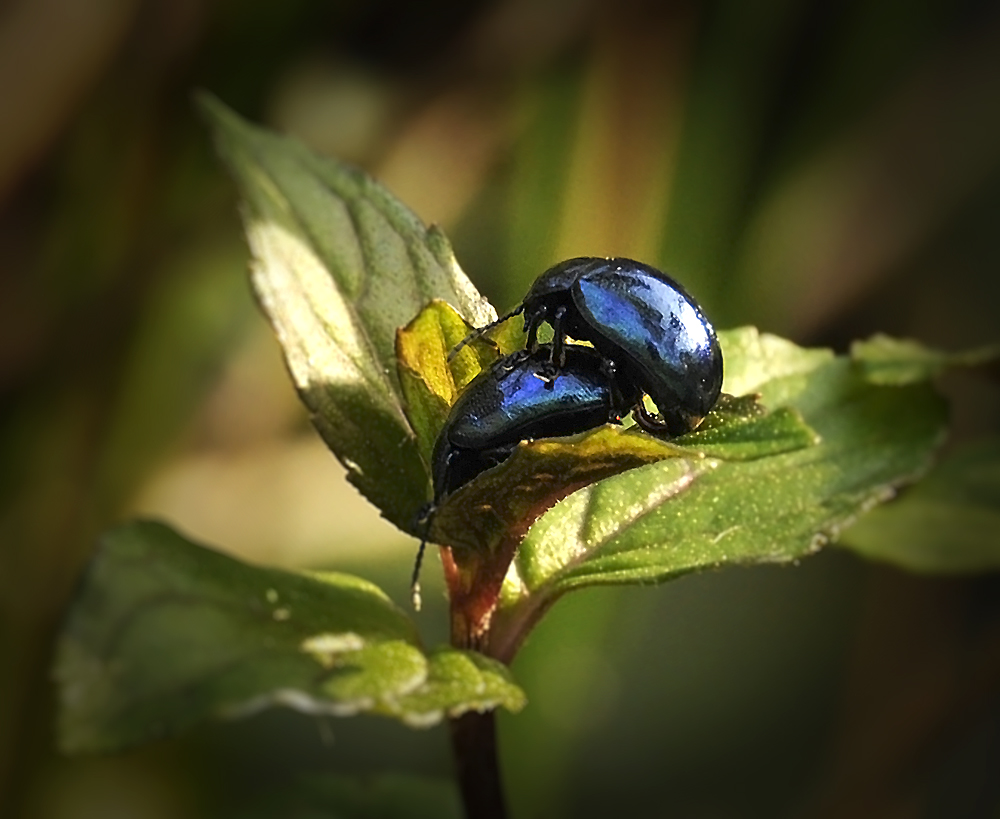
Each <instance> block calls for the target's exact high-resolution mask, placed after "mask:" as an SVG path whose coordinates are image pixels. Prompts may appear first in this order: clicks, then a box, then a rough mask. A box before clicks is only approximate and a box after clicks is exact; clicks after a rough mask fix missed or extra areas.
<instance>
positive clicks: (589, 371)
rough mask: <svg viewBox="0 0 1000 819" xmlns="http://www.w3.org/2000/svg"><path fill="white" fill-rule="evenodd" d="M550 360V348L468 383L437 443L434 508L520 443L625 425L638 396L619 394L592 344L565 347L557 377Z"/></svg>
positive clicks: (518, 356)
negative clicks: (624, 417) (622, 423)
mask: <svg viewBox="0 0 1000 819" xmlns="http://www.w3.org/2000/svg"><path fill="white" fill-rule="evenodd" d="M551 361H552V351H551V350H550V349H549V348H548V347H543V346H539V347H537V349H535V350H534V351H533V352H528V351H523V350H522V351H520V352H517V353H514V354H512V355H509V356H506V357H505V358H502V359H500V360H499V361H497V362H496V363H495V364H494V365H493V366H492V367H490V369H488V370H484V371H483V372H481V373H480V374H479V375H478V376H476V377H475V378H474V379H473V380H472V381H471V382H470V383H469V385H468V386H467V387H466V388H465V391H464V392H463V393H462V394H461V395H460V396H459V398H458V400H457V401H456V402H455V403H454V405H453V406H452V408H451V412H450V413H449V415H448V420H447V421H445V424H444V427H442V429H441V432H440V434H439V435H438V439H437V443H436V444H435V446H434V456H433V458H432V466H431V471H432V474H433V477H434V502H435V503H439V502H440V501H441V500H442V499H443V498H445V497H447V496H448V495H449V494H451V493H452V492H454V491H455V490H456V489H458V488H459V487H461V486H464V485H465V484H466V483H468V482H469V481H471V480H472V479H473V478H475V477H476V476H477V475H478V474H479V473H480V472H483V471H485V470H487V469H489V468H490V467H493V466H497V465H498V464H500V463H503V461H505V460H506V459H507V458H508V457H510V455H511V453H513V451H514V449H515V447H516V446H517V445H518V443H520V442H521V441H527V440H531V439H533V438H556V437H559V436H562V435H574V434H576V433H578V432H584V431H586V430H588V429H593V428H594V427H599V426H601V424H607V423H609V422H611V423H620V422H621V418H622V416H623V415H626V414H628V412H629V410H630V409H631V408H632V406H633V405H634V404H635V402H636V401H637V400H638V398H639V394H638V392H637V391H636V390H634V389H626V390H625V391H623V390H622V385H621V384H620V383H619V381H618V379H617V378H616V377H615V373H614V371H613V370H612V369H611V368H610V364H609V362H608V361H607V360H606V359H604V358H603V357H602V356H601V355H600V354H598V353H597V352H595V351H594V350H592V349H591V348H589V347H583V346H581V345H579V344H572V345H567V346H565V347H564V348H563V361H562V365H561V366H560V367H559V370H558V372H556V371H555V369H554V367H553V364H552V363H551ZM626 386H627V385H626Z"/></svg>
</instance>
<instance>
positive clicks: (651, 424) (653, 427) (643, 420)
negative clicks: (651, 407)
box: [635, 398, 674, 438]
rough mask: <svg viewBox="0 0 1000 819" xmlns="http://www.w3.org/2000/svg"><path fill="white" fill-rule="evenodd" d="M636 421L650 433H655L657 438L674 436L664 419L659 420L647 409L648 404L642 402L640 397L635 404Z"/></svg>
mask: <svg viewBox="0 0 1000 819" xmlns="http://www.w3.org/2000/svg"><path fill="white" fill-rule="evenodd" d="M635 423H636V424H637V425H638V426H639V428H640V429H642V430H643V431H644V432H648V433H649V434H650V435H655V436H656V437H657V438H672V437H674V436H673V435H671V434H670V428H669V427H668V426H667V425H666V424H664V423H663V422H662V421H658V420H657V419H656V418H654V417H653V416H652V415H650V414H649V412H648V411H647V410H646V405H645V404H643V403H642V399H641V398H640V399H639V400H638V401H637V402H636V405H635Z"/></svg>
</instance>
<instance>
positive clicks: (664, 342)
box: [456, 256, 722, 438]
mask: <svg viewBox="0 0 1000 819" xmlns="http://www.w3.org/2000/svg"><path fill="white" fill-rule="evenodd" d="M519 313H523V314H524V329H525V333H526V334H527V337H528V338H527V345H526V346H527V349H528V350H529V351H530V352H534V351H535V350H537V349H538V329H539V327H541V325H542V323H543V322H544V323H548V324H550V325H552V329H553V331H554V337H553V343H552V357H553V358H552V360H553V362H554V363H555V364H556V366H557V368H561V366H562V361H563V356H564V355H565V351H567V350H569V349H571V346H570V345H566V344H564V339H565V337H566V336H570V337H572V338H574V339H577V340H579V341H589V342H590V343H591V344H593V345H594V348H595V349H596V350H597V351H598V352H600V353H601V354H602V355H603V356H604V357H605V358H606V359H608V360H609V361H610V362H613V365H614V367H615V369H616V372H617V379H618V383H619V387H620V388H621V389H622V391H623V392H629V391H634V390H635V389H638V390H641V391H642V392H645V393H646V394H648V395H649V397H650V398H652V399H653V401H654V402H655V404H656V407H657V409H658V410H659V412H660V415H661V416H662V419H663V420H662V421H660V420H658V419H656V418H654V417H653V416H651V415H649V413H648V412H647V411H646V409H645V408H644V407H643V404H642V401H641V400H637V401H636V404H635V407H634V408H635V416H636V422H637V423H638V424H639V425H640V426H641V427H642V428H643V429H644V430H646V431H647V432H651V433H653V434H655V435H658V436H661V437H667V438H673V437H676V436H678V435H683V434H684V433H686V432H690V431H691V430H693V429H694V428H695V427H697V426H698V425H699V424H700V423H701V421H702V419H703V418H704V417H705V416H706V415H707V414H708V412H709V410H711V409H712V407H713V406H714V405H715V402H716V401H717V400H718V397H719V394H720V392H721V391H722V350H721V349H720V347H719V342H718V340H717V339H716V336H715V330H714V328H713V327H712V325H711V323H710V322H709V321H708V319H707V318H706V317H705V315H704V314H703V313H702V312H701V308H700V307H699V306H698V304H697V302H695V300H694V299H693V298H691V296H690V295H688V293H687V292H686V291H685V290H684V288H683V287H681V285H680V284H678V283H677V282H676V281H674V280H673V279H672V278H670V277H669V276H667V275H666V274H665V273H662V272H660V271H659V270H657V269H656V268H654V267H650V266H649V265H646V264H642V263H641V262H636V261H633V260H631V259H600V258H593V257H586V256H584V257H579V258H575V259H569V260H567V261H565V262H560V263H559V264H557V265H555V266H554V267H551V268H549V269H548V270H546V271H545V272H544V273H543V274H542V275H541V276H539V277H538V279H537V280H536V281H535V283H534V284H533V285H532V287H531V289H530V290H529V291H528V294H527V295H526V296H525V297H524V301H522V302H521V304H519V305H518V306H517V307H516V308H515V309H514V310H512V311H511V312H510V313H508V314H507V315H505V316H501V317H500V318H499V319H497V321H495V322H494V323H493V324H491V325H489V326H487V327H483V328H481V329H479V330H476V331H475V332H474V333H473V334H472V335H471V336H470V337H469V338H468V339H466V340H465V341H463V342H462V344H461V345H459V347H456V351H457V350H458V349H460V348H461V346H463V345H464V344H465V343H467V342H468V341H469V340H471V339H472V338H475V337H476V336H477V335H481V334H482V333H484V332H485V331H487V330H489V329H490V328H492V327H494V326H496V325H497V324H500V323H501V322H503V321H506V320H507V319H509V318H512V317H513V316H516V315H518V314H519Z"/></svg>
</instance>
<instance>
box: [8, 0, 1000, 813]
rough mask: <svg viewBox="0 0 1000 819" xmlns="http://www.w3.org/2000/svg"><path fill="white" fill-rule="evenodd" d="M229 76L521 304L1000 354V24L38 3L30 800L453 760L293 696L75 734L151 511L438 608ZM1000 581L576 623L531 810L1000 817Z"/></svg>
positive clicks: (25, 186)
mask: <svg viewBox="0 0 1000 819" xmlns="http://www.w3.org/2000/svg"><path fill="white" fill-rule="evenodd" d="M196 88H205V89H208V90H210V91H212V92H213V93H215V94H216V95H218V96H219V97H220V98H221V99H222V100H223V101H225V102H226V103H227V104H229V105H231V106H232V107H234V108H235V109H236V110H238V111H239V112H241V113H242V114H244V115H245V116H248V117H250V118H251V119H253V120H255V121H259V122H263V123H266V124H268V125H270V126H271V127H274V128H277V129H280V130H283V131H288V132H291V133H294V134H296V135H298V136H299V137H300V138H302V139H303V140H305V141H306V142H307V143H308V144H310V145H311V146H313V147H314V148H316V149H318V150H321V151H324V152H327V153H330V154H332V155H335V156H338V157H339V158H342V159H346V160H349V161H352V162H356V163H359V164H361V165H362V166H364V167H365V168H367V169H368V170H370V171H371V172H372V173H373V174H375V175H376V176H377V177H378V178H379V179H381V180H382V181H383V182H384V183H385V184H386V185H387V186H388V187H389V188H390V189H391V190H393V192H394V193H396V194H397V195H398V196H399V197H400V198H401V199H403V200H404V201H405V202H407V203H408V204H409V205H410V206H411V207H413V208H414V209H415V210H416V211H417V213H418V214H419V215H420V216H421V217H422V218H423V219H424V220H425V221H427V222H437V223H440V224H442V225H443V226H444V228H445V229H446V231H447V232H448V233H449V235H450V236H451V237H452V240H453V242H454V245H455V247H456V252H457V253H458V257H459V260H460V262H461V263H462V265H463V267H464V268H465V270H466V272H467V273H468V274H469V275H470V276H471V278H472V279H473V280H474V281H475V282H476V283H477V284H478V285H479V286H480V287H481V289H482V290H483V292H484V293H485V294H486V295H487V296H489V297H490V298H491V299H492V300H493V301H494V302H495V304H496V305H497V307H498V308H500V309H501V310H503V309H506V308H509V307H510V306H512V305H513V304H514V303H516V302H517V300H518V299H519V298H520V296H521V295H522V294H523V293H524V291H525V290H526V289H527V286H528V284H529V283H530V282H531V281H532V280H533V279H534V277H535V276H537V275H538V274H539V273H540V272H541V271H542V270H543V269H544V268H545V267H547V266H548V265H549V264H551V263H553V262H555V261H557V260H559V259H561V258H565V257H569V256H576V255H612V254H613V255H626V256H633V257H636V258H640V259H643V260H645V261H648V262H651V263H654V264H657V265H659V266H662V267H665V268H666V269H668V270H669V271H670V272H672V273H673V274H674V275H675V276H677V277H678V278H679V279H681V280H682V281H683V282H684V283H685V285H686V286H687V287H688V289H689V290H691V291H692V292H693V293H694V294H695V295H696V296H697V297H698V298H699V300H700V301H701V303H702V305H703V306H704V308H705V309H706V311H707V312H708V314H709V315H710V316H712V317H713V319H714V321H715V323H716V325H717V326H719V327H729V326H735V325H738V324H743V323H755V324H757V325H759V326H760V327H761V328H762V329H764V330H768V331H772V332H776V333H780V334H783V335H787V336H789V337H791V338H792V339H794V340H795V341H797V342H799V343H803V344H823V345H831V346H834V347H835V348H837V349H838V350H841V351H843V350H845V349H846V347H847V345H848V343H849V342H850V340H851V339H853V338H857V337H863V336H867V335H869V334H871V333H873V332H876V331H885V332H889V333H893V334H897V335H904V336H912V337H916V338H919V339H920V340H922V341H924V342H926V343H929V344H933V345H939V346H943V347H947V348H950V349H959V348H962V347H966V346H975V345H978V344H982V343H985V342H988V341H995V340H996V339H997V337H998V336H1000V322H998V320H997V317H998V315H1000V275H998V273H1000V242H998V236H1000V9H998V4H997V3H994V2H953V1H951V0H908V2H902V0H900V1H899V2H896V1H895V0H877V1H876V2H862V1H861V0H854V1H850V0H847V1H845V2H833V3H830V2H818V1H817V2H810V1H809V0H766V2H758V3H740V2H736V0H729V2H725V1H720V2H710V3H693V2H687V3H685V2H675V3H653V2H649V3H642V2H636V1H635V0H629V1H626V2H621V1H619V2H610V0H608V2H600V1H599V0H592V2H585V1H584V0H546V2H535V0H501V2H494V3H485V2H457V1H456V0H427V2H422V3H411V2H406V1H405V0H395V1H393V0H384V1H383V2H362V1H361V0H355V1H354V2H349V1H348V0H344V1H343V2H315V1H314V0H284V1H283V2H281V3H278V2H273V3H263V2H262V3H246V2H236V0H218V1H217V2H210V1H209V0H90V2H88V3H79V2H76V1H75V0H8V2H6V3H0V396H2V398H0V447H2V448H0V453H2V460H0V618H2V619H0V814H2V815H4V816H10V817H18V819H21V817H25V818H28V817H30V818H31V819H34V817H39V818H40V819H57V818H58V819H62V818H63V817H65V818H66V819H69V818H70V817H72V818H73V819H76V818H77V817H81V818H82V817H88V818H89V817H123V819H125V818H127V819H131V818H132V817H136V819H139V818H140V817H141V818H142V819H146V818H147V817H148V818H149V819H159V817H195V816H205V817H218V816H229V815H240V814H242V813H243V812H244V811H245V810H248V809H250V808H252V807H253V806H254V805H259V804H260V800H261V799H262V798H264V797H265V796H266V794H268V793H270V792H271V791H273V790H274V789H276V788H280V787H282V786H283V785H285V784H286V783H288V782H289V781H291V780H292V779H293V778H294V776H295V775H296V774H298V773H300V772H303V771H305V772H377V771H386V770H389V771H410V772H425V773H430V774H433V775H437V776H446V775H448V772H449V770H450V768H449V766H450V762H449V758H448V751H447V743H446V737H445V733H444V731H442V730H441V729H440V728H439V729H435V730H432V731H429V732H421V733H415V732H411V731H408V730H407V729H404V728H402V727H399V726H397V725H395V724H393V723H390V722H387V721H380V720H377V719H374V718H371V719H369V718H359V719H355V720H344V721H327V722H317V721H316V720H314V719H311V718H307V717H304V716H300V715H297V714H293V713H290V712H284V711H281V712H273V713H268V714H264V715H261V716H259V717H255V718H253V719H250V720H248V721H246V722H243V723H237V724H225V725H213V726H207V727H205V728H203V729H199V730H198V731H196V732H195V733H194V734H192V735H190V736H187V737H183V738H179V739H177V740H173V741H169V742H164V743H161V744H158V745H155V746H150V747H148V748H144V749H140V750H137V751H135V752H132V753H128V754H122V755H118V756H111V757H104V758H78V759H65V758H61V757H59V756H58V755H57V754H56V753H55V751H54V750H53V740H52V736H53V727H52V720H53V692H52V690H51V687H50V683H49V672H48V666H49V662H50V653H51V647H52V639H53V635H54V633H55V630H56V628H57V626H58V620H59V617H60V615H61V612H62V611H63V609H64V606H65V604H66V601H67V599H68V596H69V595H70V593H71V591H72V588H73V584H74V581H75V578H76V576H77V574H78V572H79V570H80V568H81V566H82V565H83V563H84V562H85V560H86V558H87V556H88V554H89V552H90V550H91V549H92V548H93V544H94V539H95V537H96V535H97V534H98V533H99V532H100V531H101V530H102V529H104V528H106V527H107V526H108V525H110V524H111V523H113V522H115V521H117V520H120V519H123V518H125V517H128V516H131V515H135V514H146V515H156V516H160V517H165V518H167V519H169V520H171V521H172V522H173V523H174V524H175V525H177V526H178V527H179V528H180V529H181V530H182V531H185V532H187V533H188V534H190V535H191V536H193V537H195V538H197V539H200V540H203V541H205V542H208V543H212V544H214V545H216V546H218V547H219V548H222V549H225V550H226V551H229V552H232V553H234V554H237V555H240V556H242V557H244V558H246V559H248V560H253V561H259V562H269V563H276V564H280V565H285V566H336V567H337V568H341V569H346V570H351V571H356V572H358V573H361V574H364V575H365V576H368V577H371V578H373V579H375V580H376V581H378V582H379V583H381V584H382V585H383V586H384V587H385V588H387V589H388V590H389V591H390V592H391V593H392V594H393V595H394V597H395V598H396V599H397V600H398V601H400V602H404V601H405V599H406V583H407V578H408V575H409V569H410V565H411V560H412V554H413V549H414V547H415V543H414V542H413V541H412V540H410V539H408V538H406V537H405V536H403V535H401V534H400V533H398V532H396V531H395V530H393V529H392V528H391V527H390V526H389V525H388V524H386V523H385V522H384V521H381V520H380V519H379V518H378V516H377V514H376V513H375V512H374V510H371V509H369V508H368V507H366V505H365V504H364V502H363V501H362V500H361V499H360V498H359V497H358V496H357V495H356V493H355V492H354V490H353V489H351V488H350V487H349V486H347V485H346V483H345V482H344V480H343V477H342V470H341V469H340V468H339V467H338V466H337V465H336V462H335V460H334V459H333V457H332V456H331V455H329V454H328V453H327V452H326V451H325V449H324V448H323V447H322V444H320V443H319V442H318V440H317V438H316V437H315V436H314V435H313V434H312V433H311V431H310V430H309V427H308V425H307V423H306V421H305V417H304V413H303V411H302V410H301V409H300V408H299V407H298V405H297V403H296V399H295V397H294V395H293V392H292V389H291V386H290V383H289V382H288V380H287V378H286V376H285V374H284V372H283V369H282V365H281V361H280V355H279V353H278V350H277V345H276V343H275V342H274V341H273V339H272V338H271V336H270V332H269V330H268V328H267V326H266V324H265V322H264V320H263V319H262V318H261V317H260V316H259V315H258V313H257V311H256V309H255V307H254V305H253V303H252V299H251V297H250V294H249V289H248V286H247V283H246V276H245V272H246V250H245V247H244V245H243V243H242V238H241V234H240V228H239V223H238V219H237V211H236V201H235V191H234V188H233V185H232V184H231V182H230V181H229V179H227V178H226V176H225V174H224V172H223V170H222V168H221V166H220V164H219V163H218V162H217V161H216V159H215V158H214V156H213V155H212V153H211V148H210V145H209V142H208V139H207V136H206V132H205V128H204V127H203V125H202V124H201V123H200V122H199V120H198V118H197V116H196V114H195V111H194V107H193V105H192V101H191V94H192V91H193V90H194V89H196ZM943 387H944V388H945V389H946V390H947V391H948V393H949V395H950V396H951V397H952V398H953V400H954V412H953V416H954V423H955V431H956V440H974V439H975V438H976V437H977V436H982V435H984V434H987V433H989V432H991V431H995V430H996V428H997V421H998V417H1000V390H998V389H997V387H996V386H995V384H992V385H991V384H990V383H988V382H984V381H982V380H978V379H976V378H975V377H972V376H968V375H956V376H954V377H950V378H949V379H948V380H946V382H945V383H944V385H943ZM434 563H435V561H431V564H432V565H431V566H430V567H429V568H428V570H427V571H426V575H427V583H428V584H429V585H430V587H431V588H430V590H429V592H428V593H427V594H425V598H426V599H428V600H429V601H430V603H431V606H430V609H429V611H427V612H426V613H424V614H423V615H421V624H422V628H424V630H425V632H426V633H427V634H428V635H429V637H430V639H431V640H434V639H440V638H441V635H442V633H443V623H444V618H445V610H444V603H443V600H442V599H441V593H440V579H439V576H438V575H439V572H438V571H437V568H436V566H435V565H433V564H434ZM435 583H436V584H437V585H436V586H435ZM998 593H1000V586H998V584H997V582H996V578H995V577H985V578H971V579H969V578H952V579H931V578H920V577H915V576H912V575H908V574H905V573H903V572H901V571H899V570H896V569H893V568H891V567H885V566H874V565H869V564H865V563H863V562H861V561H860V560H858V559H857V558H855V557H853V556H851V555H850V554H848V553H846V552H841V551H838V550H836V549H831V550H828V551H827V552H826V553H824V554H822V555H820V556H819V557H816V558H812V559H810V560H808V561H806V562H804V563H803V564H802V565H801V566H797V567H787V568H766V567H761V568H755V569H744V570H739V569H729V570H727V571H725V572H720V573H714V574H706V575H700V576H695V577H689V578H686V579H683V580H681V581H678V582H676V583H673V584H670V585H667V586H664V587H660V588H642V589H625V590H611V591H589V592H584V593H581V594H578V595H575V596H573V597H571V598H569V599H567V600H564V601H563V602H561V603H560V604H559V605H558V606H557V607H556V608H555V610H554V611H553V612H552V614H551V615H550V617H549V619H547V620H546V621H545V622H544V623H543V624H542V626H541V627H540V628H539V629H538V631H537V632H536V633H535V635H534V636H533V638H532V639H531V640H530V641H529V643H528V645H527V647H526V648H525V650H524V651H523V653H522V655H521V656H520V657H519V658H518V661H517V662H516V663H515V666H514V670H515V674H516V675H517V677H518V679H520V680H521V681H522V683H523V684H524V686H525V688H526V690H527V692H528V696H529V702H530V704H529V706H528V708H527V709H526V710H525V711H524V712H523V713H522V714H521V715H520V716H518V717H512V718H507V717H504V718H503V719H502V720H501V734H502V736H501V744H502V754H503V764H504V767H505V771H506V774H507V779H508V786H509V791H510V801H511V803H512V807H513V810H514V814H515V816H517V817H542V816H546V817H550V816H591V815H593V816H598V815H606V814H612V813H613V814H615V815H628V816H661V815H666V814H670V815H674V816H683V817H713V818H714V817H746V816H760V817H774V816H794V817H839V816H852V817H863V816H871V817H909V816H941V817H965V816H968V817H978V816H991V815H992V816H995V815H997V814H996V811H997V810H1000V808H998V806H1000V776H997V772H998V771H1000V606H998V599H1000V598H998Z"/></svg>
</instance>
